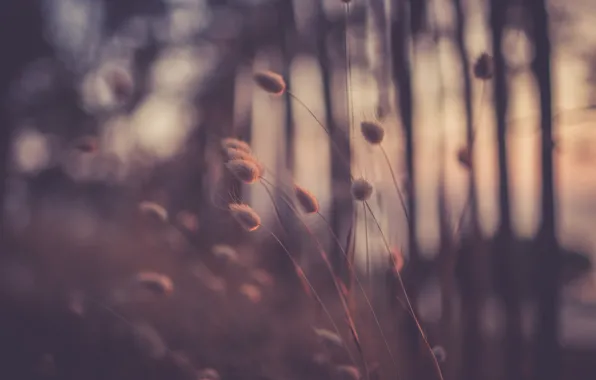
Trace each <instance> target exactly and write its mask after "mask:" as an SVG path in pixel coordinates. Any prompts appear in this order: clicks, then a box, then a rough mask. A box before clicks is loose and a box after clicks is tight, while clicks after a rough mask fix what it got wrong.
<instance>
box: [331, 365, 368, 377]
mask: <svg viewBox="0 0 596 380" xmlns="http://www.w3.org/2000/svg"><path fill="white" fill-rule="evenodd" d="M335 370H336V371H337V374H338V375H339V378H340V379H345V380H360V379H361V378H362V375H361V374H360V370H359V369H358V368H356V367H354V366H353V365H338V366H337V367H335Z"/></svg>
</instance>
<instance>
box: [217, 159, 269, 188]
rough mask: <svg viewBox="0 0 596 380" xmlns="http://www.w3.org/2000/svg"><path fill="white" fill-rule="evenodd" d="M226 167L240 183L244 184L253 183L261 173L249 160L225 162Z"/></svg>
mask: <svg viewBox="0 0 596 380" xmlns="http://www.w3.org/2000/svg"><path fill="white" fill-rule="evenodd" d="M225 165H226V167H227V168H228V170H229V171H230V172H231V173H232V174H233V175H234V177H236V178H238V179H239V180H240V181H242V182H244V183H248V184H251V183H255V182H256V181H257V180H258V179H259V177H260V176H261V173H260V171H259V167H258V166H257V164H255V163H254V162H253V161H249V160H232V161H229V162H227V163H226V164H225Z"/></svg>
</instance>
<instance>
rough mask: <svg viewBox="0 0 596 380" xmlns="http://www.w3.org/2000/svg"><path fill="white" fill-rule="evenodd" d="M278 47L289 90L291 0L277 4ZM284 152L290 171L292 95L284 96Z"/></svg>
mask: <svg viewBox="0 0 596 380" xmlns="http://www.w3.org/2000/svg"><path fill="white" fill-rule="evenodd" d="M278 17H279V31H280V48H281V56H282V65H283V68H282V75H283V77H284V79H285V81H286V86H287V89H288V91H291V88H292V80H291V78H290V74H291V66H292V55H293V53H292V51H291V50H290V49H291V44H290V38H291V36H292V35H293V34H294V30H295V22H294V8H293V6H292V1H291V0H282V1H280V2H279V4H278ZM285 106H286V114H285V133H286V134H285V154H286V168H288V170H290V172H292V171H293V170H294V150H295V149H294V133H295V132H294V116H293V107H292V106H293V104H292V97H291V96H289V95H286V96H285Z"/></svg>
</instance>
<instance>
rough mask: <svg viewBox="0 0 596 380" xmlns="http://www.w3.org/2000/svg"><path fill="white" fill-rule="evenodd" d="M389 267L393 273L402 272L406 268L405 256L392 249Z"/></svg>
mask: <svg viewBox="0 0 596 380" xmlns="http://www.w3.org/2000/svg"><path fill="white" fill-rule="evenodd" d="M389 266H390V269H391V272H392V273H394V274H397V273H399V272H401V270H402V269H403V267H404V256H403V255H402V254H401V252H400V251H399V250H397V249H392V250H391V254H390V255H389Z"/></svg>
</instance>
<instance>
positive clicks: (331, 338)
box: [313, 328, 344, 347]
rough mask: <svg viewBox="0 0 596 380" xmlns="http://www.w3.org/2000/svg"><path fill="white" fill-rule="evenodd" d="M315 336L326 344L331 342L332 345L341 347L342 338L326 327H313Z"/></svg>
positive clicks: (342, 343)
mask: <svg viewBox="0 0 596 380" xmlns="http://www.w3.org/2000/svg"><path fill="white" fill-rule="evenodd" d="M313 330H314V332H315V334H316V335H317V337H318V338H319V339H320V340H321V341H322V342H323V343H326V344H332V345H334V346H339V347H342V346H343V345H344V342H343V340H342V339H341V337H340V336H339V335H337V334H336V333H334V332H333V331H330V330H327V329H318V328H314V329H313Z"/></svg>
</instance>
